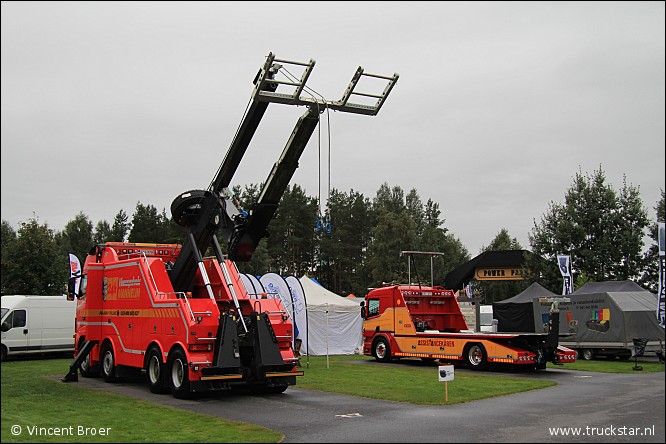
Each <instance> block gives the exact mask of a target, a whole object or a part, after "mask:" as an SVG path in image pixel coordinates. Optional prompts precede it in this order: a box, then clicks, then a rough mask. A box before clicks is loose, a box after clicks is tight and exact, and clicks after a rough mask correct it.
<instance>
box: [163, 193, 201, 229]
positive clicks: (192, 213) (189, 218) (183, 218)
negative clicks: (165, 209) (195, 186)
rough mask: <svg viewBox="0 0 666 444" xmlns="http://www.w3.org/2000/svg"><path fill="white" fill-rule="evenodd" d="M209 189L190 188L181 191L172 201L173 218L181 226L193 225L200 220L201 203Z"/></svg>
mask: <svg viewBox="0 0 666 444" xmlns="http://www.w3.org/2000/svg"><path fill="white" fill-rule="evenodd" d="M206 193H207V191H203V190H190V191H186V192H184V193H180V194H179V195H178V197H176V198H175V199H174V200H173V202H171V215H172V216H173V220H174V221H175V222H176V223H177V224H178V225H180V226H181V227H191V226H192V225H195V224H196V223H197V222H198V221H199V218H198V215H199V211H200V210H201V203H202V202H203V201H204V200H205V198H206Z"/></svg>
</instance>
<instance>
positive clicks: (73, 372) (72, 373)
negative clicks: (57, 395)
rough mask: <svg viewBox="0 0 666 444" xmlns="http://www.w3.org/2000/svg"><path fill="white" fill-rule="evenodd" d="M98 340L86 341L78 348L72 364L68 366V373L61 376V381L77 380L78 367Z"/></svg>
mask: <svg viewBox="0 0 666 444" xmlns="http://www.w3.org/2000/svg"><path fill="white" fill-rule="evenodd" d="M98 342H99V341H86V342H85V343H84V344H83V347H81V350H79V353H78V354H77V355H76V359H74V362H72V365H70V366H69V373H67V374H66V375H65V377H64V378H62V382H78V380H79V375H78V373H77V371H78V370H79V367H81V363H82V362H83V360H84V359H86V358H87V357H88V355H89V354H90V350H92V349H93V347H94V346H95V344H97V343H98Z"/></svg>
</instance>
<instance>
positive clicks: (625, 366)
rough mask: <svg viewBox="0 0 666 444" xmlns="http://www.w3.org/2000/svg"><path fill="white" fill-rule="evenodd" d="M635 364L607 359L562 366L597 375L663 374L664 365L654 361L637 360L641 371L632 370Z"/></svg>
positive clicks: (551, 365) (580, 361) (630, 361)
mask: <svg viewBox="0 0 666 444" xmlns="http://www.w3.org/2000/svg"><path fill="white" fill-rule="evenodd" d="M635 365H636V363H635V362H634V360H633V359H631V360H628V361H616V360H608V359H597V360H590V361H585V360H582V359H581V360H577V361H576V362H574V363H573V364H564V369H566V370H580V371H586V372H599V373H634V374H637V375H638V374H640V373H651V372H663V371H664V364H662V363H659V362H656V361H644V360H640V359H639V360H638V365H639V366H640V367H642V368H643V370H642V371H636V370H634V369H633V368H634V366H635ZM548 368H561V367H560V366H557V365H553V364H551V363H549V364H548Z"/></svg>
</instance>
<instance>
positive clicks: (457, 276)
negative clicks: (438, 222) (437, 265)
mask: <svg viewBox="0 0 666 444" xmlns="http://www.w3.org/2000/svg"><path fill="white" fill-rule="evenodd" d="M526 253H527V254H529V251H527V250H500V251H484V252H483V253H481V254H480V255H478V256H477V257H475V258H474V259H472V260H470V261H467V262H465V263H464V264H462V265H460V266H458V267H457V268H455V269H453V270H452V271H450V272H449V274H447V275H446V277H445V278H444V281H445V284H444V285H445V287H446V288H450V289H452V290H458V289H460V288H463V287H464V286H465V284H466V283H467V282H469V281H471V280H472V279H474V273H475V271H476V269H477V268H493V267H498V268H507V267H516V268H520V267H522V266H523V263H524V261H525V254H526Z"/></svg>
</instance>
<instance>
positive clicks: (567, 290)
mask: <svg viewBox="0 0 666 444" xmlns="http://www.w3.org/2000/svg"><path fill="white" fill-rule="evenodd" d="M557 264H558V265H559V267H560V273H561V274H562V279H563V280H564V282H563V284H562V295H563V296H566V295H568V294H571V293H573V282H571V256H569V255H563V254H558V255H557Z"/></svg>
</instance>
